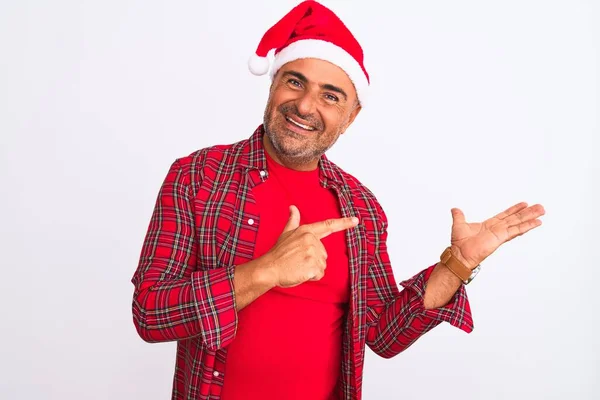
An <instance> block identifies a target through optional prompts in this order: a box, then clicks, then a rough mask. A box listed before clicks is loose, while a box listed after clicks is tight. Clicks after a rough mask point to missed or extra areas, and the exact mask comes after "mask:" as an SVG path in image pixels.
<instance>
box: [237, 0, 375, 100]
mask: <svg viewBox="0 0 600 400" xmlns="http://www.w3.org/2000/svg"><path fill="white" fill-rule="evenodd" d="M272 49H275V58H274V60H273V66H272V68H271V79H273V77H274V76H275V74H276V73H277V71H278V70H279V68H281V66H283V65H284V64H286V63H288V62H290V61H294V60H297V59H300V58H318V59H321V60H325V61H329V62H331V63H333V64H335V65H337V66H338V67H340V68H341V69H343V70H344V71H345V72H346V74H347V75H348V77H350V80H352V83H354V88H355V89H356V93H357V95H358V100H359V102H360V103H361V105H362V104H363V103H364V100H365V97H366V91H367V89H368V87H369V74H368V73H367V70H366V69H365V66H364V62H363V51H362V48H361V47H360V44H359V43H358V41H357V40H356V39H355V38H354V36H353V35H352V33H351V32H350V30H348V28H347V27H346V25H344V23H343V22H342V21H341V20H340V19H339V18H338V16H337V15H335V14H334V13H333V11H331V10H330V9H328V8H327V7H325V6H323V5H322V4H319V3H317V2H316V1H312V0H311V1H304V2H302V3H300V4H298V5H297V6H296V7H294V8H293V9H292V10H291V11H290V12H289V13H287V14H286V15H285V16H284V17H283V18H281V20H279V21H278V22H277V23H276V24H275V25H273V26H272V27H271V28H270V29H269V30H268V31H267V32H266V33H265V34H264V36H263V38H262V39H261V41H260V43H259V45H258V47H257V49H256V54H253V55H252V56H251V57H250V60H248V68H249V69H250V72H252V73H253V74H254V75H264V74H266V73H267V72H268V71H269V59H268V58H267V55H268V53H269V51H271V50H272Z"/></svg>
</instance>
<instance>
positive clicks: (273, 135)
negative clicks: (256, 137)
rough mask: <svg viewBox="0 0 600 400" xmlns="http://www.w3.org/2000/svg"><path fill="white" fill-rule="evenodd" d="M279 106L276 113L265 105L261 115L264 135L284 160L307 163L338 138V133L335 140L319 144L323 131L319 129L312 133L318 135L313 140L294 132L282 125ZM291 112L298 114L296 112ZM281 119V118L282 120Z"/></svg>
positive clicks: (301, 163) (319, 124) (328, 147)
mask: <svg viewBox="0 0 600 400" xmlns="http://www.w3.org/2000/svg"><path fill="white" fill-rule="evenodd" d="M281 108H282V107H281V106H280V110H277V113H278V114H274V113H273V110H272V108H271V107H270V106H269V105H267V107H266V108H265V113H264V116H263V126H264V129H265V135H266V136H267V138H268V139H269V142H270V143H271V145H272V146H273V148H274V149H275V151H276V152H277V156H278V157H279V158H280V159H282V160H284V161H285V162H287V163H289V164H292V165H303V164H309V163H311V162H313V161H314V160H316V159H318V158H320V157H321V156H322V155H323V154H324V153H325V152H326V151H327V150H329V149H330V148H331V147H332V146H333V145H334V144H335V142H336V141H337V139H338V138H339V133H338V134H337V135H336V137H335V140H333V141H332V142H331V143H329V145H326V146H319V136H320V135H323V132H322V131H320V130H319V132H315V133H314V134H315V135H319V136H316V137H315V138H313V140H307V138H306V137H305V136H304V135H302V134H299V133H296V132H294V131H292V130H289V129H287V128H286V127H285V126H282V125H283V124H285V117H284V112H282V110H281ZM283 108H286V107H283ZM292 114H296V115H298V113H292ZM298 116H299V115H298ZM278 117H279V118H278ZM277 120H279V121H277ZM281 120H283V122H282V121H281ZM278 122H279V123H278ZM315 125H317V126H318V127H319V128H321V127H322V126H323V125H322V123H320V122H318V123H315ZM288 141H294V142H296V144H295V145H294V144H291V143H288Z"/></svg>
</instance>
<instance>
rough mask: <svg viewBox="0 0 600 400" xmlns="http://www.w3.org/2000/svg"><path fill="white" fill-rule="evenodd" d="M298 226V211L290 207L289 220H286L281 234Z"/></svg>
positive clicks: (294, 207)
mask: <svg viewBox="0 0 600 400" xmlns="http://www.w3.org/2000/svg"><path fill="white" fill-rule="evenodd" d="M299 226H300V211H298V208H297V207H296V206H290V218H289V219H288V222H287V224H285V228H283V232H284V233H285V232H289V231H293V230H294V229H296V228H298V227H299Z"/></svg>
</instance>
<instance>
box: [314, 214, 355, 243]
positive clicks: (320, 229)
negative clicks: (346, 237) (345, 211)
mask: <svg viewBox="0 0 600 400" xmlns="http://www.w3.org/2000/svg"><path fill="white" fill-rule="evenodd" d="M357 224H358V218H356V217H347V218H332V219H326V220H325V221H320V222H315V223H312V224H309V225H308V227H309V229H310V231H311V232H312V233H314V234H315V236H316V237H318V238H319V239H323V238H324V237H327V236H329V235H331V234H332V233H335V232H340V231H344V230H346V229H350V228H353V227H355V226H356V225H357Z"/></svg>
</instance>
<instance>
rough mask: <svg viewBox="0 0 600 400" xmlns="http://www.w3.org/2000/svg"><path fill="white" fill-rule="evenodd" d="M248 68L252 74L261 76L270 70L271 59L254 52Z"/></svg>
mask: <svg viewBox="0 0 600 400" xmlns="http://www.w3.org/2000/svg"><path fill="white" fill-rule="evenodd" d="M248 69H249V70H250V72H252V74H254V75H257V76H260V75H265V74H266V73H267V72H269V59H268V58H267V57H261V56H258V55H256V54H252V55H251V56H250V59H249V60H248Z"/></svg>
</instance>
